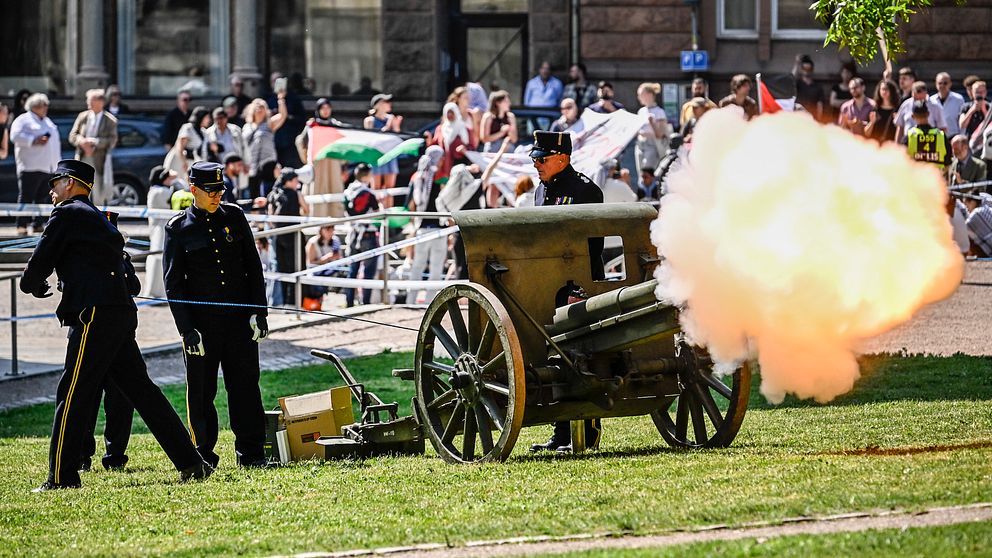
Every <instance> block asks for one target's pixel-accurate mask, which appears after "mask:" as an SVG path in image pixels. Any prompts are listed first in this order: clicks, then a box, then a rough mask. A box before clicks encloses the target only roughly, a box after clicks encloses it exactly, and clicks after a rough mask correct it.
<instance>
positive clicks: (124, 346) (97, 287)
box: [20, 160, 211, 491]
mask: <svg viewBox="0 0 992 558" xmlns="http://www.w3.org/2000/svg"><path fill="white" fill-rule="evenodd" d="M93 175H94V169H93V167H91V166H90V165H88V164H86V163H83V162H81V161H74V160H64V161H60V162H59V165H58V168H57V169H56V170H55V174H54V175H53V176H52V178H51V179H50V181H49V185H50V187H51V196H52V202H53V203H54V204H55V206H56V207H55V208H54V209H53V210H52V215H51V218H49V220H48V224H47V226H46V227H45V233H44V234H43V235H42V237H41V240H40V241H39V242H38V246H37V247H36V248H35V250H34V254H32V255H31V259H30V260H29V261H28V265H27V267H26V268H25V269H24V275H23V276H22V277H21V285H20V287H21V290H22V291H23V292H25V293H30V294H32V295H34V296H35V297H37V298H47V297H49V296H51V293H50V292H49V291H50V290H51V286H50V285H49V284H48V281H47V278H48V276H49V275H51V273H52V270H55V271H56V273H57V274H58V278H59V285H60V287H61V291H62V300H61V302H59V306H58V309H57V310H56V315H57V316H58V318H59V321H60V322H61V323H62V325H65V326H69V344H68V347H67V348H66V357H65V370H64V371H63V373H62V379H61V380H59V386H58V391H57V392H56V406H55V421H54V424H53V426H52V443H51V447H50V449H49V458H48V461H49V473H48V480H47V481H45V483H44V484H42V485H41V486H40V487H39V488H37V489H35V490H36V491H45V490H52V489H57V488H78V487H79V486H80V479H79V472H78V471H77V467H78V466H79V458H80V453H81V449H82V441H83V436H84V434H85V432H86V431H87V429H88V428H89V427H91V426H92V423H91V420H92V419H91V413H92V409H93V406H94V405H95V404H96V403H95V401H96V399H97V397H98V395H99V393H100V391H101V389H102V388H103V386H104V382H105V381H106V380H107V379H108V378H109V380H110V383H111V384H112V385H113V386H115V387H116V388H118V389H119V390H120V391H121V393H123V395H124V396H125V397H126V398H127V399H128V400H129V401H130V402H131V403H133V404H134V406H135V408H136V409H137V410H138V413H139V414H140V415H141V418H143V419H144V420H145V423H146V424H147V425H148V429H149V430H151V432H152V434H153V435H154V436H155V439H156V440H158V442H159V444H161V445H162V449H164V450H165V452H166V454H168V456H169V459H171V460H172V463H173V464H174V465H175V466H176V468H177V469H178V470H179V471H180V472H181V478H182V479H183V480H189V479H191V478H205V477H207V476H208V475H209V474H210V472H211V469H210V467H209V466H208V465H207V464H206V463H204V462H203V460H202V459H201V458H200V456H199V455H198V454H197V452H196V449H195V448H194V447H193V444H192V443H190V438H189V434H188V433H187V432H186V429H185V428H183V424H182V421H181V420H180V419H179V416H178V415H177V414H176V411H175V410H174V409H173V408H172V406H171V405H169V401H168V400H167V399H166V398H165V396H164V395H162V392H161V390H159V388H158V387H157V386H155V384H154V383H152V381H151V380H150V379H149V378H148V371H147V369H146V368H145V361H144V360H143V359H142V358H141V351H140V350H139V349H138V344H137V342H136V341H135V337H134V332H135V329H137V326H138V313H137V308H135V305H134V301H133V300H131V296H132V295H134V294H136V293H137V292H138V290H139V288H140V285H139V284H138V281H137V278H136V277H135V276H134V268H133V267H132V266H131V265H130V261H129V260H125V258H124V237H123V236H121V233H120V231H118V230H117V227H115V226H114V224H113V223H112V222H111V221H110V219H108V217H107V215H105V214H104V213H102V212H101V211H100V210H99V209H97V208H96V207H95V206H94V205H93V202H91V201H90V199H89V194H90V191H91V190H92V189H93Z"/></svg>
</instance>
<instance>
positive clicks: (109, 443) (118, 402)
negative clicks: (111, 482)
mask: <svg viewBox="0 0 992 558" xmlns="http://www.w3.org/2000/svg"><path fill="white" fill-rule="evenodd" d="M100 395H101V394H99V393H98V394H97V396H96V399H95V400H94V401H93V408H92V414H91V415H90V421H89V423H88V424H89V425H90V428H89V431H87V432H86V434H84V435H83V451H82V453H81V454H80V456H79V459H80V461H86V462H89V461H91V460H92V458H93V455H94V454H95V453H96V441H95V440H94V438H93V435H94V434H95V430H96V418H97V415H99V414H100V400H101V399H103V412H104V415H106V418H107V422H106V425H105V426H104V427H103V440H104V445H105V447H106V453H104V454H103V459H102V461H103V466H104V468H107V469H110V468H112V467H123V466H124V465H125V464H126V463H127V455H126V453H127V443H128V441H129V440H130V438H131V423H132V422H133V421H134V406H133V405H131V402H130V401H128V400H127V397H124V394H123V393H121V390H119V389H117V386H115V385H113V384H112V383H110V382H106V383H105V384H104V386H103V394H102V395H103V397H102V398H101V397H100Z"/></svg>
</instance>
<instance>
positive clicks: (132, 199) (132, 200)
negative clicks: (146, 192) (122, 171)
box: [110, 182, 140, 207]
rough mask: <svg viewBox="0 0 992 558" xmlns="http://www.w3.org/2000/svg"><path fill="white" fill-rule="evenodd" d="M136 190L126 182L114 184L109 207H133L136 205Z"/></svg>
mask: <svg viewBox="0 0 992 558" xmlns="http://www.w3.org/2000/svg"><path fill="white" fill-rule="evenodd" d="M139 199H140V196H139V195H138V190H137V188H135V187H134V186H133V185H131V184H128V183H127V182H115V183H114V192H113V195H112V196H111V198H110V205H116V206H120V207H133V206H136V205H138V200H139Z"/></svg>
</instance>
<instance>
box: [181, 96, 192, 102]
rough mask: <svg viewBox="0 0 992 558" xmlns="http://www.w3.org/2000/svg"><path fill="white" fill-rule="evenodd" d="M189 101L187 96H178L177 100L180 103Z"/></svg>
mask: <svg viewBox="0 0 992 558" xmlns="http://www.w3.org/2000/svg"><path fill="white" fill-rule="evenodd" d="M190 101H191V99H190V98H189V97H179V102H180V103H188V102H190Z"/></svg>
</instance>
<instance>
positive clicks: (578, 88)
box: [562, 62, 597, 109]
mask: <svg viewBox="0 0 992 558" xmlns="http://www.w3.org/2000/svg"><path fill="white" fill-rule="evenodd" d="M596 97H597V92H596V87H595V86H593V84H591V83H589V81H588V80H587V79H586V65H585V64H583V63H581V62H579V63H577V64H572V66H571V67H570V68H569V69H568V85H566V86H565V89H564V91H563V93H562V100H563V101H564V100H565V99H572V100H574V101H575V102H576V104H578V106H579V108H580V109H585V108H586V107H588V106H589V105H591V104H593V103H595V102H596Z"/></svg>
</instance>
